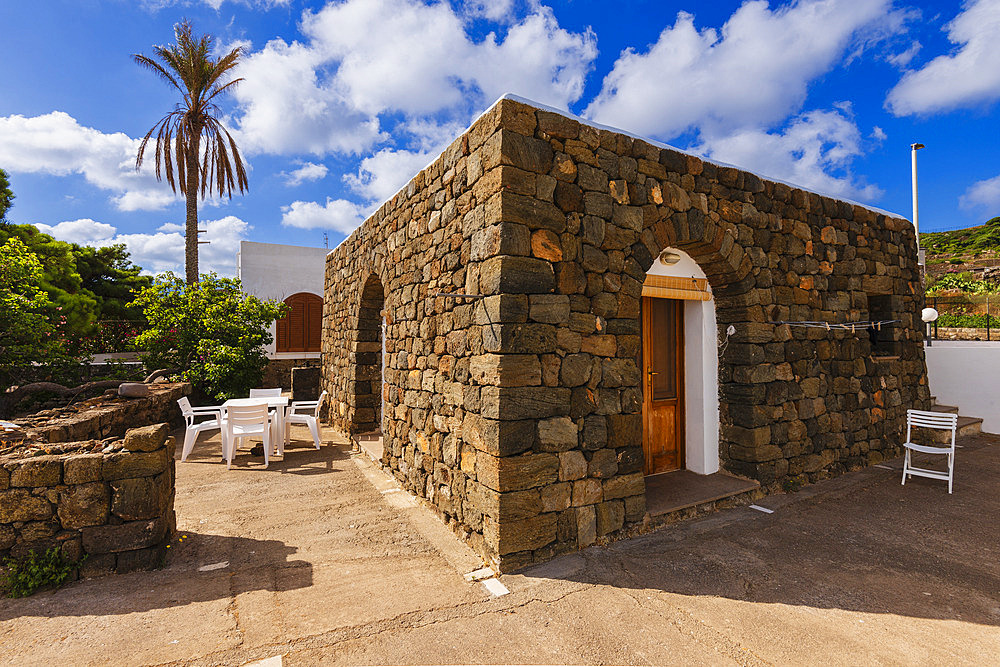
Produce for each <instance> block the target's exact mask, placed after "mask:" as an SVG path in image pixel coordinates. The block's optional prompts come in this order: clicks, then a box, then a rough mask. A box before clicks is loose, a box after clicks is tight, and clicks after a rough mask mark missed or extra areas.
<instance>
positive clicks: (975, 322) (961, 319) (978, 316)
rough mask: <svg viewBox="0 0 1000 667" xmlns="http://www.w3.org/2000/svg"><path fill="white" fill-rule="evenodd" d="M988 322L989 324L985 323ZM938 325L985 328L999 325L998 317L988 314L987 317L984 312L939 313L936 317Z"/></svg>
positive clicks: (999, 319)
mask: <svg viewBox="0 0 1000 667" xmlns="http://www.w3.org/2000/svg"><path fill="white" fill-rule="evenodd" d="M987 322H989V324H987ZM937 325H938V326H939V327H958V328H963V329H985V328H986V327H987V326H989V327H990V328H997V327H1000V318H997V317H996V316H995V315H990V316H989V318H988V319H987V316H986V314H985V313H965V314H953V313H941V314H940V315H939V316H938V319H937Z"/></svg>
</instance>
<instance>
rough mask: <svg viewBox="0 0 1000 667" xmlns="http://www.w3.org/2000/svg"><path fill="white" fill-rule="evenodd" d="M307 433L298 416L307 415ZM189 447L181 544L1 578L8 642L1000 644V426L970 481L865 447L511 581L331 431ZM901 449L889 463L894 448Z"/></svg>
mask: <svg viewBox="0 0 1000 667" xmlns="http://www.w3.org/2000/svg"><path fill="white" fill-rule="evenodd" d="M296 435H298V436H304V435H305V431H304V430H303V431H302V432H297V433H296ZM324 436H325V437H326V438H327V441H328V443H332V444H327V445H325V446H324V447H323V448H322V449H321V450H320V451H316V450H315V449H312V448H311V444H307V443H305V442H299V443H297V444H295V445H293V446H291V447H289V448H288V449H287V450H286V456H285V458H284V460H281V459H278V460H275V461H272V463H271V466H270V468H269V469H267V470H264V469H263V468H262V463H263V462H262V459H254V458H250V457H249V455H241V456H238V457H237V459H236V461H235V462H234V467H233V469H232V470H231V471H229V472H227V471H226V469H225V466H224V465H223V464H221V463H220V462H219V459H218V456H219V451H220V450H219V444H218V440H217V438H216V439H212V440H206V441H203V442H202V443H200V444H199V445H198V447H196V449H195V452H194V454H193V456H192V458H191V459H189V461H188V462H186V463H183V464H181V463H179V462H178V464H177V499H176V509H177V515H178V527H179V529H180V531H181V532H180V536H179V537H178V540H177V541H175V542H174V543H173V545H172V548H171V558H170V560H169V562H168V564H167V566H166V567H165V568H164V569H162V570H159V571H156V572H151V573H150V572H141V573H133V574H126V575H119V576H115V577H110V578H103V579H94V580H88V581H79V582H75V583H73V584H71V585H68V586H66V587H65V588H63V589H61V590H59V591H54V592H44V593H39V594H36V595H35V596H33V597H31V598H28V599H25V600H7V599H3V600H0V646H2V648H3V650H2V652H0V661H2V662H3V663H4V664H16V665H52V664H74V665H75V664H81V665H83V664H101V665H109V664H110V665H135V664H192V665H219V664H224V665H241V664H246V663H249V662H254V661H264V662H262V663H261V664H267V665H281V664H284V665H316V664H448V663H473V664H474V663H535V664H553V663H562V664H740V665H744V664H746V665H759V664H816V663H819V662H823V663H824V664H826V665H840V664H844V665H847V664H859V663H864V664H936V665H939V664H986V663H994V664H995V663H996V662H997V661H1000V557H998V554H1000V524H998V522H997V517H998V516H1000V437H997V436H987V435H982V436H972V437H970V438H966V439H964V442H963V444H964V445H965V446H964V447H963V448H962V449H961V450H959V453H958V463H957V466H956V482H955V493H954V494H953V495H951V496H949V495H948V493H947V490H946V487H945V484H944V483H943V482H937V481H932V480H922V479H915V480H913V481H912V482H908V483H907V485H906V486H905V487H902V486H900V484H899V473H898V471H897V470H894V469H885V468H870V469H867V470H864V471H860V472H856V473H852V474H849V475H846V476H843V477H840V478H837V479H834V480H829V481H826V482H822V483H820V484H817V485H813V486H810V487H807V488H805V489H803V490H801V491H799V492H798V493H795V494H790V495H783V496H773V497H770V498H767V499H765V500H764V501H762V502H760V503H759V505H761V506H764V507H766V508H768V509H772V510H773V513H770V514H768V513H764V512H761V511H758V510H755V509H751V508H749V507H740V508H735V509H731V510H726V511H722V512H719V513H716V514H713V515H711V516H708V517H706V518H704V519H701V520H696V521H690V522H686V523H682V524H677V525H674V526H671V527H667V528H665V529H662V530H660V531H658V532H656V533H653V534H649V535H646V536H643V537H639V538H636V539H632V540H628V541H621V542H617V543H614V544H612V545H610V546H607V547H593V548H590V549H587V550H585V551H582V552H580V553H578V554H573V555H570V556H567V557H563V558H560V559H557V560H555V561H552V562H550V563H547V564H545V565H542V566H539V567H536V568H533V569H531V570H528V571H526V572H523V573H520V574H515V575H504V576H502V577H501V578H500V581H501V582H502V583H503V584H504V585H505V586H506V587H507V588H508V589H509V591H510V593H509V594H507V595H502V596H500V597H494V595H493V594H491V593H490V592H489V591H487V589H486V588H485V587H484V586H483V585H482V584H480V583H470V582H468V581H466V580H465V578H464V577H463V574H465V573H467V572H470V571H472V570H474V569H476V568H478V567H480V566H481V562H480V561H479V560H478V559H477V558H476V557H475V556H474V555H473V554H472V552H471V551H470V550H469V549H468V548H467V547H466V546H465V545H464V544H463V543H461V542H460V541H459V540H458V539H457V538H455V537H454V536H453V535H452V534H451V532H450V530H449V529H448V528H446V527H445V526H444V525H443V524H442V523H441V522H440V521H439V520H438V519H437V518H436V517H435V516H434V514H433V513H432V512H431V510H429V509H428V508H426V507H424V506H422V505H420V504H418V503H417V502H415V501H414V500H413V499H412V498H411V497H410V496H409V495H408V494H406V493H405V492H403V491H401V490H400V489H399V488H398V487H397V486H396V485H395V483H394V482H393V481H392V480H391V478H389V477H387V476H386V475H385V474H384V473H383V472H382V471H381V470H379V469H377V468H376V467H375V466H374V465H373V464H372V463H371V462H369V461H368V460H367V459H366V458H364V457H363V456H358V455H351V454H350V450H349V447H348V446H347V444H346V443H345V441H344V439H343V438H342V437H339V436H337V435H336V434H335V433H334V432H332V431H326V432H325V433H324ZM895 466H897V463H893V464H891V465H890V466H889V467H890V468H891V467H895Z"/></svg>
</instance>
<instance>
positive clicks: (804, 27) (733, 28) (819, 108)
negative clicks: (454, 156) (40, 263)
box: [0, 0, 1000, 274]
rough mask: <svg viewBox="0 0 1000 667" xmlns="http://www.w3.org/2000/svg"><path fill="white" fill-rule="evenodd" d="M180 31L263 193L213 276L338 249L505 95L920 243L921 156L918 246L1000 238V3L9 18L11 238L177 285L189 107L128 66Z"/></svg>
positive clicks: (215, 258)
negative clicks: (270, 255) (202, 61)
mask: <svg viewBox="0 0 1000 667" xmlns="http://www.w3.org/2000/svg"><path fill="white" fill-rule="evenodd" d="M182 18H189V19H190V20H191V21H192V22H193V24H194V26H195V30H196V32H199V33H201V32H208V33H210V34H213V35H215V36H216V38H217V44H218V48H219V49H220V50H221V49H228V48H232V47H234V46H237V45H240V46H243V47H244V48H245V49H246V56H245V58H244V61H243V64H242V66H241V68H240V70H239V75H240V76H243V77H244V78H245V81H244V82H243V83H242V84H241V85H240V86H239V88H238V89H237V92H236V94H235V95H233V96H231V97H229V98H228V99H226V100H224V102H223V104H222V106H223V110H224V112H225V114H226V122H227V125H228V127H230V128H231V129H232V131H233V134H234V135H235V136H236V137H237V140H238V142H239V144H240V146H241V149H242V150H243V152H244V153H245V155H246V158H247V160H248V162H249V165H250V168H251V173H250V192H249V194H247V195H244V196H239V195H237V196H234V197H233V198H232V200H231V201H230V200H229V199H222V200H213V201H208V202H205V203H204V204H203V205H202V207H201V219H202V221H203V224H202V226H203V227H207V228H208V230H209V232H208V235H207V237H208V239H209V240H211V241H212V242H211V243H210V244H209V245H205V246H202V250H201V252H202V268H203V269H211V270H217V271H219V272H221V273H226V274H232V273H233V272H234V268H235V253H236V249H237V248H238V244H239V241H240V240H241V239H248V240H253V241H263V242H271V243H290V244H297V245H308V246H316V247H322V246H323V242H324V240H323V234H324V232H325V233H327V234H328V235H329V244H330V247H333V246H335V245H336V244H337V243H338V242H339V241H340V240H341V239H342V238H344V236H345V235H346V234H348V233H350V231H351V230H352V229H354V228H355V227H356V226H357V225H358V224H359V223H360V221H361V220H363V219H364V218H365V217H366V216H367V215H368V213H369V212H371V211H372V210H374V209H375V208H377V206H378V204H379V203H380V202H381V201H383V200H384V199H386V198H388V197H389V196H391V195H392V194H393V193H394V192H395V191H396V190H397V189H398V188H399V187H401V186H402V185H404V184H405V183H406V182H407V181H408V180H409V178H410V177H411V176H412V175H413V174H415V173H416V172H417V171H418V170H419V169H420V168H422V167H423V166H424V165H425V164H427V163H429V162H430V161H432V160H433V159H434V158H435V157H436V156H437V155H438V153H439V152H440V151H441V150H442V148H443V147H444V146H446V145H447V144H448V143H449V142H450V141H451V140H452V139H453V138H454V137H455V136H457V135H458V134H459V133H460V132H461V131H462V130H463V129H464V128H465V127H466V126H467V125H468V124H469V123H470V122H471V120H472V119H474V118H475V117H476V116H477V115H478V114H480V113H481V112H482V111H483V110H484V109H486V108H487V107H489V106H490V104H492V102H493V101H494V100H495V99H496V98H497V97H499V96H500V95H502V94H504V93H507V92H510V93H514V94H517V95H520V96H522V97H527V98H530V99H534V100H537V101H539V102H542V103H545V104H548V105H550V106H554V107H558V108H561V109H567V110H569V111H571V112H573V113H575V114H578V115H581V116H583V117H585V118H588V119H592V120H593V121H595V122H599V123H602V124H605V125H611V126H615V127H619V128H622V129H625V130H627V131H629V132H631V133H634V134H638V135H641V136H646V137H650V138H652V139H657V140H660V141H664V142H667V143H670V144H672V145H675V146H677V147H679V148H682V149H685V150H689V151H691V152H694V153H698V154H701V155H704V156H707V157H709V158H712V159H715V160H718V161H723V162H728V163H731V164H735V165H738V166H741V167H743V168H746V169H749V170H751V171H754V172H756V173H758V174H761V175H763V176H769V177H772V178H778V179H781V180H785V181H788V182H791V183H795V184H798V185H801V186H803V187H806V188H810V189H813V190H817V191H820V192H824V193H828V194H832V195H835V196H840V197H846V198H848V199H853V200H855V201H860V202H863V203H866V204H870V205H873V206H877V207H880V208H884V209H888V210H890V211H895V212H898V213H900V214H903V215H905V216H907V217H909V216H910V213H911V206H910V151H909V146H910V144H911V143H912V142H915V141H919V142H922V143H924V144H926V146H927V148H926V149H924V150H922V151H920V153H919V160H920V194H921V198H920V221H921V231H935V230H944V229H955V228H959V227H966V226H970V225H973V224H979V223H981V222H983V221H985V220H986V219H988V218H990V217H993V216H995V215H1000V160H998V159H997V158H996V156H997V154H998V153H1000V131H998V129H997V128H998V124H1000V123H998V121H1000V113H998V105H997V103H996V102H997V99H998V98H1000V48H997V44H998V43H1000V0H970V1H967V2H899V1H894V0H799V1H798V2H790V3H787V2H771V3H768V2H763V1H760V2H743V3H741V2H721V1H713V2H710V3H706V2H692V1H690V0H685V1H680V2H676V1H671V0H657V1H651V2H644V1H632V2H620V3H609V2H604V1H597V0H558V1H556V0H553V1H551V2H536V1H524V0H494V1H492V2H490V1H486V2H481V1H475V0H470V1H468V2H460V1H458V0H456V1H454V2H451V3H449V2H436V3H425V2H421V1H419V0H341V1H338V2H319V1H316V2H310V1H303V0H38V1H37V2H31V3H28V2H20V1H15V0H0V25H3V26H4V39H3V40H0V62H2V63H3V65H4V67H3V70H4V92H3V94H2V95H0V168H4V169H6V170H7V172H8V173H9V174H10V177H11V179H10V180H11V184H12V187H13V189H14V192H15V194H16V196H17V199H16V200H15V202H14V204H15V205H14V208H13V209H12V210H11V212H10V214H9V218H10V219H11V220H12V221H14V222H17V223H33V224H38V225H39V227H40V228H41V229H43V230H44V231H47V232H49V233H52V234H53V235H54V236H56V237H57V238H62V239H65V240H70V241H75V242H78V243H89V244H97V245H100V244H106V243H111V242H124V243H126V244H127V245H128V247H129V249H130V251H131V252H132V255H133V258H134V260H135V261H136V262H137V263H138V264H140V265H141V266H143V267H144V268H145V269H147V270H149V271H161V270H165V269H179V268H180V267H181V265H182V257H183V243H182V238H181V235H180V233H179V232H180V229H181V228H180V225H181V224H182V223H183V221H184V206H183V202H182V201H181V200H180V199H178V198H176V197H174V196H173V195H172V194H171V193H170V190H169V188H168V186H167V185H166V183H158V182H157V181H156V180H155V178H154V177H153V176H152V174H151V173H150V172H144V173H139V174H137V173H135V170H134V157H135V150H136V145H137V140H138V139H139V138H141V137H142V136H143V135H144V134H145V132H146V131H147V130H148V129H149V128H150V127H152V125H153V124H154V123H155V122H156V121H157V120H158V119H159V118H160V117H161V116H162V115H163V114H164V113H166V112H167V111H169V110H171V109H172V108H173V105H174V104H175V102H176V101H177V100H176V96H175V94H174V92H173V91H172V90H171V89H170V88H168V86H167V85H166V84H165V83H163V82H162V81H160V80H159V79H157V78H155V77H154V76H153V75H151V74H150V73H149V72H147V71H145V70H142V69H140V68H139V67H138V66H136V65H135V64H134V63H133V62H132V60H131V57H130V56H131V54H133V53H146V54H150V53H151V49H150V46H151V45H153V44H166V43H170V42H172V41H173V25H174V24H175V23H176V22H178V21H179V20H181V19H182Z"/></svg>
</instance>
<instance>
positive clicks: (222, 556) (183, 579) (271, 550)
mask: <svg viewBox="0 0 1000 667" xmlns="http://www.w3.org/2000/svg"><path fill="white" fill-rule="evenodd" d="M297 551H298V549H297V548H296V547H294V546H290V545H288V544H285V543H284V542H279V541H278V540H254V539H249V538H245V537H226V536H222V535H209V534H201V533H193V532H182V533H179V534H178V536H177V538H176V539H174V540H173V542H172V543H171V549H170V552H169V555H168V557H167V564H166V566H165V567H164V568H162V569H160V570H154V571H152V572H131V573H128V574H119V575H113V576H109V577H99V578H95V579H86V580H82V581H77V582H74V583H71V584H68V585H67V586H65V587H63V588H62V589H60V590H58V591H42V592H39V593H36V594H35V595H33V596H31V597H29V598H22V599H18V600H10V599H6V598H0V621H5V620H8V619H11V618H16V617H18V616H42V617H57V616H105V615H108V616H118V615H123V614H133V613H136V612H144V611H149V610H151V609H163V608H167V607H182V606H185V605H188V604H191V603H194V602H205V601H210V600H219V599H228V598H230V597H232V596H235V595H238V594H240V593H246V592H250V591H273V592H279V591H288V590H294V589H298V588H307V587H309V586H311V585H312V583H313V567H312V564H311V563H309V562H307V561H303V560H289V558H290V556H292V555H293V554H295V553H296V552H297ZM200 568H202V569H200ZM275 570H277V571H278V572H279V573H280V574H279V575H277V576H276V575H275V574H274V571H275ZM109 589H110V590H113V591H114V592H113V594H111V595H109V594H108V592H109Z"/></svg>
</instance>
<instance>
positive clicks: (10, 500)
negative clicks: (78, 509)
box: [0, 489, 52, 523]
mask: <svg viewBox="0 0 1000 667" xmlns="http://www.w3.org/2000/svg"><path fill="white" fill-rule="evenodd" d="M50 516H52V505H51V504H50V503H49V501H48V500H46V499H45V498H39V497H38V496H33V495H31V494H30V493H28V491H27V489H8V490H7V491H0V523H13V522H15V521H40V520H43V519H48V518H49V517H50Z"/></svg>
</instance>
